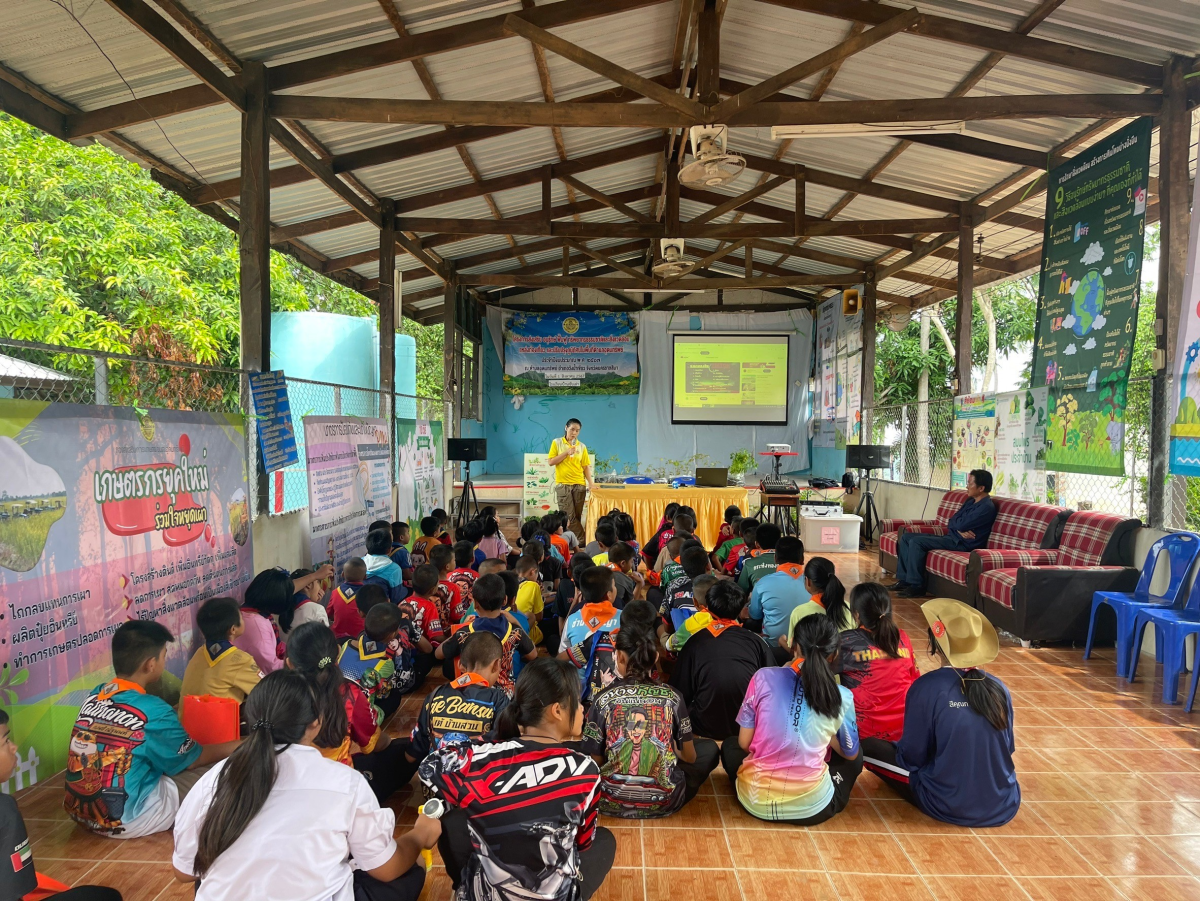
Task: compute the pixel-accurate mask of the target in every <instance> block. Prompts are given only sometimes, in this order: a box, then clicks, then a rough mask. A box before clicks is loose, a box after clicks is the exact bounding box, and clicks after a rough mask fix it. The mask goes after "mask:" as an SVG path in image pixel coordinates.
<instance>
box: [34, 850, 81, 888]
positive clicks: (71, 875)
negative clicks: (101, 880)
mask: <svg viewBox="0 0 1200 901" xmlns="http://www.w3.org/2000/svg"><path fill="white" fill-rule="evenodd" d="M34 864H35V865H36V866H37V871H38V872H39V873H43V874H45V875H46V876H49V877H50V878H51V879H57V880H58V881H59V882H62V883H64V884H66V885H88V884H89V882H88V879H87V875H88V873H90V872H91V871H92V869H93V868H94V867H95V866H96V861H94V860H55V859H54V858H53V857H38V858H36V859H35V860H34Z"/></svg>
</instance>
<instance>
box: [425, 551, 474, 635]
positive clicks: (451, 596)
mask: <svg viewBox="0 0 1200 901" xmlns="http://www.w3.org/2000/svg"><path fill="white" fill-rule="evenodd" d="M429 565H430V566H436V567H437V571H438V583H437V586H436V587H435V588H434V589H433V597H432V598H431V600H432V601H433V603H434V604H435V605H436V606H437V609H438V616H439V618H440V619H441V621H442V628H443V629H449V628H450V627H451V626H457V625H458V624H459V622H460V621H461V620H462V618H463V614H464V613H465V612H466V609H467V606H468V602H466V601H464V600H463V595H462V591H461V590H459V587H458V585H457V584H455V583H454V582H451V581H450V578H449V576H450V573H451V572H452V571H453V569H454V548H453V547H452V546H449V545H445V544H439V545H438V546H437V547H435V548H433V549H432V550H430V552H429Z"/></svg>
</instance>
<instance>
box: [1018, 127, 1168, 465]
mask: <svg viewBox="0 0 1200 901" xmlns="http://www.w3.org/2000/svg"><path fill="white" fill-rule="evenodd" d="M1150 130H1151V121H1150V119H1148V118H1143V119H1139V120H1137V121H1136V122H1133V123H1131V124H1130V125H1128V126H1127V127H1125V128H1123V129H1121V130H1120V131H1118V132H1117V133H1115V134H1113V135H1111V136H1109V137H1108V138H1105V139H1104V140H1102V141H1099V142H1097V143H1096V144H1095V145H1094V146H1092V147H1090V148H1089V149H1088V150H1086V151H1084V152H1083V153H1080V154H1079V155H1077V156H1075V157H1074V158H1072V159H1071V160H1068V161H1067V162H1065V163H1063V164H1062V165H1061V166H1057V167H1055V168H1054V169H1052V170H1051V171H1050V173H1049V182H1048V185H1047V190H1046V231H1045V236H1044V239H1043V244H1042V251H1043V252H1042V272H1041V284H1040V293H1039V296H1038V310H1037V333H1036V338H1035V341H1034V351H1033V387H1035V388H1040V387H1048V388H1050V392H1051V394H1050V427H1049V429H1048V431H1047V435H1046V441H1047V445H1046V467H1047V468H1048V469H1051V470H1058V471H1062V472H1088V473H1097V474H1100V475H1124V473H1125V452H1124V447H1125V440H1124V439H1125V391H1126V382H1127V380H1128V378H1129V365H1130V357H1131V356H1132V353H1133V338H1134V334H1135V333H1136V331H1137V304H1138V285H1139V282H1140V279H1141V271H1142V245H1143V240H1144V237H1145V225H1146V200H1147V194H1148V191H1147V180H1148V177H1149V168H1150Z"/></svg>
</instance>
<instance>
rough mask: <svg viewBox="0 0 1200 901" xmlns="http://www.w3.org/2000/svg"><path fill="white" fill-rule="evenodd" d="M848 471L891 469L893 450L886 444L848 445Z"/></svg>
mask: <svg viewBox="0 0 1200 901" xmlns="http://www.w3.org/2000/svg"><path fill="white" fill-rule="evenodd" d="M846 467H847V468H848V469H891V468H892V449H891V447H889V446H888V445H886V444H847V445H846Z"/></svg>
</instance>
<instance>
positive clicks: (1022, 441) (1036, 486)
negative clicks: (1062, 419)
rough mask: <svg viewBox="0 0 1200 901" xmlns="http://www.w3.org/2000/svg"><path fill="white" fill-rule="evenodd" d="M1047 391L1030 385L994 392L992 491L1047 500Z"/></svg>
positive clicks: (1026, 499)
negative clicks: (1014, 389)
mask: <svg viewBox="0 0 1200 901" xmlns="http://www.w3.org/2000/svg"><path fill="white" fill-rule="evenodd" d="M1049 394H1050V390H1049V389H1048V388H1033V389H1031V390H1028V391H1009V392H1005V393H1003V394H997V395H996V468H995V470H993V472H992V475H993V477H994V479H995V484H994V486H993V488H992V491H993V492H994V493H995V494H1002V495H1004V496H1005V497H1015V498H1020V499H1021V500H1023V501H1034V502H1036V503H1039V504H1044V503H1045V502H1046V426H1047V424H1048V422H1049V411H1048V410H1047V405H1048V403H1049V400H1048V399H1049Z"/></svg>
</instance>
